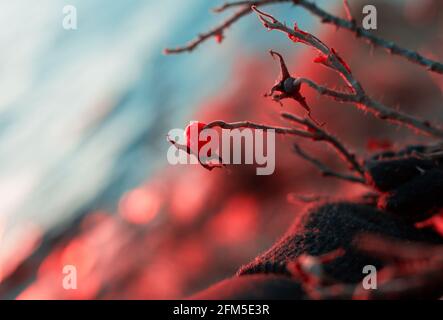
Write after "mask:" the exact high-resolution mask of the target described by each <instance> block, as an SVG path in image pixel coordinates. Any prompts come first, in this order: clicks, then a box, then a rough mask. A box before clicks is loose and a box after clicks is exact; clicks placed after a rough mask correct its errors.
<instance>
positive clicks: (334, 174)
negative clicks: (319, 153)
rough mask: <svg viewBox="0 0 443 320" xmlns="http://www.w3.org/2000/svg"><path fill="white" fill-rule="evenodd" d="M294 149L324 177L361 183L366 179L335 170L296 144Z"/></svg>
mask: <svg viewBox="0 0 443 320" xmlns="http://www.w3.org/2000/svg"><path fill="white" fill-rule="evenodd" d="M294 151H295V153H297V154H298V155H299V156H300V157H301V158H303V159H305V160H306V161H308V162H311V163H312V164H313V165H314V166H316V167H317V168H318V169H319V170H320V172H321V173H322V174H323V176H324V177H335V178H338V179H342V180H347V181H351V182H357V183H363V184H365V183H366V181H365V179H364V178H361V177H356V176H352V175H347V174H343V173H339V172H336V171H334V170H332V169H331V168H329V167H328V166H327V165H325V164H324V163H323V162H321V161H320V160H318V159H316V158H314V157H312V156H310V155H308V154H307V153H306V152H305V151H303V150H302V149H301V148H300V147H299V145H298V144H294Z"/></svg>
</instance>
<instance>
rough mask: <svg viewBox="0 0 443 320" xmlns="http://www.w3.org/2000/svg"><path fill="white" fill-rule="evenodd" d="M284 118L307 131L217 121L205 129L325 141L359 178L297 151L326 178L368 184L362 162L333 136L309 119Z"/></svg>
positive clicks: (287, 114) (296, 149)
mask: <svg viewBox="0 0 443 320" xmlns="http://www.w3.org/2000/svg"><path fill="white" fill-rule="evenodd" d="M282 117H283V118H284V119H287V120H290V121H292V122H295V123H297V124H300V125H302V126H304V127H305V128H306V130H301V129H295V128H285V127H275V126H269V125H263V124H257V123H253V122H250V121H240V122H233V123H227V122H225V121H221V120H217V121H213V122H211V123H209V124H207V125H206V127H205V128H214V127H220V128H222V129H229V130H232V129H240V128H250V129H262V130H270V129H272V130H275V133H278V134H286V135H295V136H299V137H302V138H308V139H312V140H314V141H324V142H326V143H328V144H330V145H331V146H332V147H333V148H334V149H335V150H336V152H337V153H338V154H339V155H340V156H341V158H342V159H344V160H345V161H346V162H347V163H348V165H349V169H350V170H352V171H356V172H357V174H358V176H353V175H346V174H341V173H338V172H335V171H333V170H332V169H330V168H328V167H327V166H326V165H324V164H323V163H321V162H320V161H319V160H316V159H314V158H312V157H310V156H308V155H307V154H305V153H304V152H303V151H301V149H300V148H299V147H298V146H295V147H294V148H295V151H296V152H297V153H298V154H299V155H300V156H301V157H302V158H304V159H305V160H308V161H309V162H311V163H313V164H314V165H315V166H316V167H317V168H319V169H320V171H321V172H322V173H323V175H324V176H332V177H336V178H339V179H344V180H347V181H351V182H357V183H363V184H365V183H366V180H365V177H364V169H363V168H362V166H361V164H360V161H359V160H357V159H356V157H355V155H354V154H353V153H351V152H350V151H348V149H347V148H346V147H345V146H344V145H343V144H342V143H341V142H340V141H339V140H338V139H337V138H336V137H334V136H333V135H331V134H329V133H328V132H326V130H324V129H322V128H320V127H319V126H318V125H317V124H315V123H314V122H313V121H312V120H310V119H307V118H299V117H297V116H296V115H293V114H290V113H282Z"/></svg>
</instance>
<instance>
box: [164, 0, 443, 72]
mask: <svg viewBox="0 0 443 320" xmlns="http://www.w3.org/2000/svg"><path fill="white" fill-rule="evenodd" d="M277 3H293V4H294V5H297V6H300V7H302V8H304V9H306V10H308V11H309V12H311V13H312V14H313V15H315V16H318V17H319V18H320V19H321V21H322V22H323V23H329V24H333V25H335V26H336V27H337V28H343V29H347V30H349V31H351V32H353V33H354V34H355V35H356V37H358V38H363V39H365V40H367V41H368V42H369V43H370V44H371V45H373V46H377V47H381V48H384V49H386V50H387V51H388V52H389V53H391V54H393V55H397V56H400V57H402V58H405V59H407V60H409V61H411V62H413V63H416V64H418V65H421V66H423V67H425V68H427V69H428V70H429V71H432V72H436V73H440V74H443V63H440V62H438V61H434V60H431V59H429V58H427V57H424V56H423V55H421V54H419V53H418V52H416V51H413V50H409V49H405V48H402V47H400V46H399V45H397V44H396V43H394V42H392V41H388V40H385V39H382V38H380V37H377V36H375V35H374V34H372V33H371V32H369V31H367V30H365V29H363V28H361V27H359V26H358V25H357V23H356V21H355V19H353V18H352V15H351V11H350V9H349V4H348V3H347V1H344V6H345V11H346V15H347V19H343V18H340V17H337V16H334V15H332V14H330V13H328V12H327V11H325V10H323V9H321V8H320V7H318V6H317V5H316V4H315V3H314V2H311V1H307V0H258V1H251V0H249V1H234V2H227V3H225V4H223V5H222V6H220V7H218V8H215V9H214V12H216V13H220V12H223V11H225V10H228V9H231V8H234V7H239V8H240V9H239V11H238V12H235V13H234V14H233V15H232V16H231V17H229V18H228V19H227V20H226V21H224V22H223V23H222V24H220V25H219V26H217V27H215V28H213V29H212V30H210V31H208V32H205V33H202V34H200V35H199V36H198V37H197V38H196V39H194V40H192V41H191V42H189V43H188V44H186V45H184V46H182V47H178V48H173V49H166V50H165V53H167V54H173V53H182V52H190V51H193V50H194V49H195V48H196V47H197V46H199V45H200V44H201V43H203V42H205V41H206V40H208V39H210V38H212V37H219V39H222V38H223V34H224V32H225V31H226V29H228V28H229V27H230V26H231V25H232V24H234V23H235V22H236V21H238V20H239V19H241V18H242V17H244V16H246V15H248V14H249V13H251V11H252V10H251V7H252V6H256V7H261V6H265V5H270V4H277Z"/></svg>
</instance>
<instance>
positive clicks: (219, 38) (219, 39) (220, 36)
mask: <svg viewBox="0 0 443 320" xmlns="http://www.w3.org/2000/svg"><path fill="white" fill-rule="evenodd" d="M224 39H225V36H224V35H223V32H219V33H217V34H216V35H215V41H217V43H222V42H223V40H224Z"/></svg>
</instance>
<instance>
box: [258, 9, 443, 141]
mask: <svg viewBox="0 0 443 320" xmlns="http://www.w3.org/2000/svg"><path fill="white" fill-rule="evenodd" d="M252 10H254V11H255V12H256V13H257V16H258V18H259V19H260V21H261V22H262V23H263V25H264V26H265V27H266V28H267V29H268V30H277V31H281V32H283V33H285V34H287V35H288V36H289V38H290V39H291V40H293V41H294V42H301V43H304V44H305V45H307V46H310V47H312V48H314V49H316V50H317V51H318V52H319V53H320V56H319V57H318V58H317V59H316V60H315V62H319V63H322V64H324V65H325V66H327V67H329V68H331V69H332V70H334V71H336V72H338V74H339V75H340V76H341V77H342V78H343V80H344V81H345V82H346V84H347V86H348V87H349V89H350V90H351V92H352V94H346V93H341V92H338V91H334V90H331V89H327V88H324V87H322V86H319V85H317V84H316V83H314V82H313V81H310V80H307V79H303V80H300V79H296V80H295V81H297V84H299V83H300V81H302V82H304V83H307V84H308V85H310V86H311V87H312V88H314V89H315V90H317V91H318V92H319V93H321V94H324V95H327V96H331V97H333V98H334V99H335V100H337V101H340V102H353V103H356V104H357V105H358V106H359V107H360V108H363V109H364V110H366V111H368V112H370V113H372V114H373V115H374V116H376V117H378V118H379V119H382V120H389V121H391V122H393V123H397V124H400V125H404V126H407V127H409V128H412V129H414V130H416V131H417V132H420V133H422V134H426V135H430V136H434V137H438V138H443V129H441V128H438V127H436V126H433V125H432V124H431V123H430V122H429V121H426V120H421V119H418V118H416V117H413V116H411V115H408V114H405V113H402V112H400V111H397V110H394V109H392V108H390V107H388V106H385V105H384V104H382V103H380V102H378V101H376V100H374V99H372V98H371V97H369V96H368V95H367V94H366V92H365V91H364V89H363V87H362V86H361V84H360V83H359V82H358V80H357V79H356V78H355V77H354V76H353V74H352V72H351V70H350V68H349V66H348V65H347V64H346V62H345V61H344V60H343V59H342V58H341V57H340V56H339V55H338V54H337V52H336V51H335V50H334V49H333V48H329V47H328V46H327V45H326V44H325V43H323V42H322V41H321V40H320V39H318V38H317V37H315V36H314V35H312V34H310V33H308V32H305V31H302V30H300V29H299V28H298V27H297V26H295V27H294V29H290V28H288V27H287V26H286V25H284V24H283V23H281V22H280V21H278V20H277V19H276V18H274V17H273V16H271V15H269V14H267V13H265V12H263V11H260V10H259V9H257V7H255V6H253V7H252Z"/></svg>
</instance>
